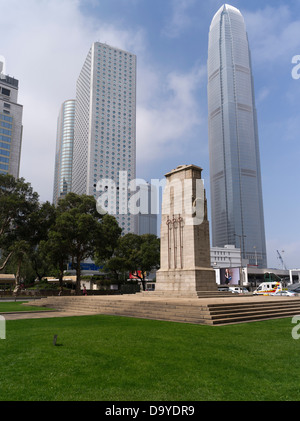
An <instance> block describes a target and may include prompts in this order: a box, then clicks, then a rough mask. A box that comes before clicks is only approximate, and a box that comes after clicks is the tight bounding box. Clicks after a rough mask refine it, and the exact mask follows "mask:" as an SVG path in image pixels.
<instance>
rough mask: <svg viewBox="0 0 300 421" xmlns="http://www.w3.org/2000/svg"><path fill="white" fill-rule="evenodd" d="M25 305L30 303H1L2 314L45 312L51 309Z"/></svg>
mask: <svg viewBox="0 0 300 421" xmlns="http://www.w3.org/2000/svg"><path fill="white" fill-rule="evenodd" d="M23 303H28V301H7V302H0V313H2V314H4V313H8V312H15V311H43V310H48V311H49V308H45V307H36V306H29V305H26V306H24V305H23Z"/></svg>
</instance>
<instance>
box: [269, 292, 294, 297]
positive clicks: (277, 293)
mask: <svg viewBox="0 0 300 421" xmlns="http://www.w3.org/2000/svg"><path fill="white" fill-rule="evenodd" d="M271 295H272V296H279V295H280V296H282V297H296V296H297V295H299V294H296V293H295V292H291V291H277V292H274V293H273V294H271Z"/></svg>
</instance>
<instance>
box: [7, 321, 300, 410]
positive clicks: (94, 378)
mask: <svg viewBox="0 0 300 421" xmlns="http://www.w3.org/2000/svg"><path fill="white" fill-rule="evenodd" d="M293 327H294V326H293V325H292V323H291V319H281V320H272V321H266V322H259V323H249V324H240V325H231V326H224V327H210V326H197V325H189V324H180V323H169V322H160V321H153V320H140V319H134V318H125V317H124V318H122V317H110V316H82V317H70V318H69V317H67V318H50V319H38V320H15V321H7V322H6V339H5V340H0V355H1V371H0V400H1V401H8V400H10V401H33V400H35V401H80V400H85V401H86V400H87V401H114V402H116V401H232V400H236V401H248V400H254V401H273V400H275V401H288V400H293V401H295V400H296V401H298V400H299V397H300V393H299V392H300V390H299V389H300V359H299V350H300V341H297V340H294V339H293V338H292V335H291V333H292V328H293ZM54 335H58V337H57V345H56V346H54V345H53V336H54Z"/></svg>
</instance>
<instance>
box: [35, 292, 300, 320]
mask: <svg viewBox="0 0 300 421" xmlns="http://www.w3.org/2000/svg"><path fill="white" fill-rule="evenodd" d="M221 301H222V300H221ZM36 305H37V306H45V307H50V308H54V309H56V310H59V311H69V312H74V313H77V314H108V315H118V316H126V317H138V318H145V319H155V320H169V321H175V322H183V323H195V324H209V325H224V324H232V323H243V322H249V321H255V320H266V319H275V318H279V317H281V318H282V317H290V316H291V317H292V316H294V315H298V314H299V315H300V299H287V300H278V299H276V300H272V299H263V300H260V299H259V300H257V299H256V298H255V299H252V300H250V299H248V300H247V301H244V300H242V299H241V300H235V299H233V300H232V301H230V302H228V301H227V299H224V301H222V302H217V300H216V301H214V299H208V300H197V299H194V300H188V299H182V300H176V299H175V298H174V297H172V299H167V298H165V297H160V298H158V297H154V296H153V297H152V298H151V299H150V298H146V297H145V296H142V295H139V296H130V297H128V296H121V297H113V298H112V297H110V298H104V297H101V298H99V297H49V298H46V299H41V300H39V301H38V302H36Z"/></svg>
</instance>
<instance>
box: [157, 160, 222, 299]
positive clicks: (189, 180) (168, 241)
mask: <svg viewBox="0 0 300 421" xmlns="http://www.w3.org/2000/svg"><path fill="white" fill-rule="evenodd" d="M201 176H202V168H200V167H197V166H195V165H182V166H179V167H177V168H176V169H175V170H173V171H171V172H169V173H168V174H166V175H165V177H166V187H165V190H164V194H163V200H162V220H161V251H160V253H161V256H160V269H159V270H158V271H157V274H156V288H155V291H156V292H158V293H164V294H166V295H170V296H172V295H174V294H176V295H183V296H191V297H197V296H198V295H197V293H198V292H204V291H217V284H216V279H215V271H214V269H213V268H212V267H211V262H210V239H209V223H208V220H207V202H206V197H205V189H204V182H203V180H202V178H201Z"/></svg>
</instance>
